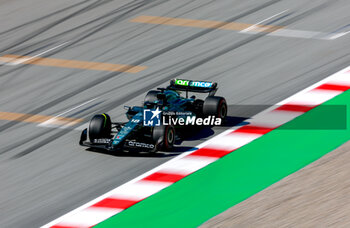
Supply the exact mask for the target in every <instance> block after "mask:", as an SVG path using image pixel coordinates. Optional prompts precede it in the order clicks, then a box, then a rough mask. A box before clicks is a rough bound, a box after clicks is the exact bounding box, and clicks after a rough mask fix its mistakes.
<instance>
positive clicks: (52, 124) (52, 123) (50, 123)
mask: <svg viewBox="0 0 350 228" xmlns="http://www.w3.org/2000/svg"><path fill="white" fill-rule="evenodd" d="M98 98H99V97H96V98H94V99H91V100H88V101H86V102H84V103H82V104H80V105H78V106H75V107H73V108H71V109H68V110H67V111H64V112H62V113H60V114H58V115H56V116H54V117H52V118H51V119H49V120H46V121H45V122H43V123H41V124H38V125H37V126H39V127H55V128H57V127H58V126H57V125H55V122H56V120H57V118H59V117H61V116H63V115H65V114H67V113H69V112H71V111H73V110H76V109H78V108H80V107H82V106H84V105H86V104H88V103H91V102H93V101H95V100H97V99H98ZM66 127H68V126H61V127H59V128H66Z"/></svg>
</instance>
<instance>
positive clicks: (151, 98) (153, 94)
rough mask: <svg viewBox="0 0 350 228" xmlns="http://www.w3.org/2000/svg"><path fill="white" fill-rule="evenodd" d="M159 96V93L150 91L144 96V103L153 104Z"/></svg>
mask: <svg viewBox="0 0 350 228" xmlns="http://www.w3.org/2000/svg"><path fill="white" fill-rule="evenodd" d="M158 94H159V91H157V90H150V91H148V93H147V94H146V96H145V100H144V103H146V102H149V103H154V102H156V101H157V100H158V98H157V95H158Z"/></svg>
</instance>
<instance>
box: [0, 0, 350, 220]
mask: <svg viewBox="0 0 350 228" xmlns="http://www.w3.org/2000/svg"><path fill="white" fill-rule="evenodd" d="M287 9H288V11H286V12H285V13H284V14H282V15H280V16H278V17H276V18H273V19H271V20H269V21H266V23H269V22H270V23H271V24H272V25H281V26H286V27H287V28H288V29H297V30H312V31H319V32H325V33H330V34H331V33H332V32H335V31H341V32H346V31H349V30H350V27H348V23H349V21H350V20H349V19H350V14H349V13H348V12H349V11H350V3H349V2H348V1H346V0H338V1H325V0H317V1H309V2H308V3H305V1H302V0H297V1H292V0H272V1H266V0H260V1H258V0H249V1H248V0H246V1H232V0H217V1H204V0H203V1H175V0H163V1H160V0H156V1H137V0H135V1H126V0H125V1H119V0H118V1H110V0H100V1H98V0H86V1H82V0H70V1H68V0H61V1H44V0H30V1H20V0H11V1H8V0H0V19H1V20H0V54H1V55H4V54H16V55H29V56H34V55H37V54H40V53H42V52H44V51H46V50H48V49H50V48H53V47H56V46H58V45H61V44H63V43H65V42H67V43H65V44H64V45H63V46H61V47H59V48H57V49H55V50H53V51H51V52H47V53H45V54H44V55H43V56H41V57H50V58H62V59H74V60H82V61H94V62H108V63H116V64H133V65H142V66H147V67H148V68H147V69H146V70H144V71H141V72H139V73H137V74H130V73H118V72H105V71H94V70H81V69H68V68H58V67H47V66H37V65H15V66H9V65H0V112H18V113H31V114H40V115H58V114H60V113H62V112H64V111H66V110H69V109H71V108H74V107H76V106H78V105H80V104H82V103H84V102H86V101H88V100H91V99H94V98H97V99H96V100H94V101H92V102H90V103H89V104H87V105H85V106H82V107H80V108H78V109H75V110H73V111H71V112H68V113H67V114H66V115H65V116H66V117H74V118H84V119H86V120H88V119H89V118H91V117H92V116H93V115H94V114H96V113H100V112H108V113H109V114H110V115H111V117H112V119H113V120H125V117H124V116H123V115H124V110H123V106H124V105H139V104H140V103H141V101H142V100H143V98H144V95H145V93H146V92H147V91H148V90H150V89H154V88H156V87H160V86H165V85H166V84H167V83H168V81H169V80H170V79H172V78H175V77H179V78H188V79H201V80H213V81H217V82H218V83H219V86H220V89H219V91H218V95H221V96H224V97H225V98H226V100H227V102H228V104H229V105H231V106H232V107H234V105H237V104H239V105H269V104H275V103H276V102H278V101H281V100H283V99H284V98H287V97H288V96H290V95H292V94H294V93H296V92H298V91H300V90H302V89H304V88H306V87H307V86H309V85H311V84H313V83H315V82H317V81H319V80H321V79H323V78H325V77H327V76H328V75H330V74H332V73H334V72H336V71H338V70H340V69H342V68H344V67H346V66H348V65H349V62H350V55H349V54H350V52H349V50H350V49H349V44H350V42H349V41H350V35H346V36H343V37H341V38H339V39H336V40H319V39H303V38H290V37H274V36H266V34H256V35H252V34H243V33H239V32H238V31H227V30H214V29H203V28H189V27H176V26H167V25H151V24H140V23H132V22H130V21H129V20H131V19H133V18H135V17H137V16H140V15H151V16H165V17H179V18H188V19H199V20H217V21H227V22H229V21H235V22H242V23H251V24H254V23H257V22H259V21H262V20H264V19H266V18H268V17H270V16H272V15H275V14H277V13H279V12H281V11H284V10H287ZM258 111H260V110H259V108H257V109H252V106H246V107H245V106H240V109H239V110H231V111H230V115H231V116H232V118H233V119H235V118H234V117H249V116H251V115H253V114H254V113H256V112H258ZM248 121H249V120H248ZM223 129H225V128H215V129H213V131H206V132H201V133H197V135H194V137H193V138H192V139H189V140H186V141H184V142H183V143H182V144H181V145H179V146H178V147H177V150H176V151H175V152H174V153H167V154H164V153H160V154H159V155H158V156H150V155H147V154H143V155H113V154H104V153H97V152H92V151H87V150H85V149H84V148H82V147H80V146H79V145H78V143H77V142H78V139H79V137H80V132H79V131H77V130H73V129H55V128H44V127H38V126H37V124H35V123H24V122H10V121H5V120H0V183H1V185H0V186H1V187H0V224H1V225H0V226H1V227H39V226H41V225H44V224H46V223H48V222H50V221H51V220H53V219H55V218H57V217H59V216H61V215H63V214H65V213H67V212H69V211H70V210H72V209H75V208H76V207H78V206H80V205H82V204H84V203H86V202H88V201H90V200H92V199H94V198H96V197H98V196H99V195H101V194H103V193H105V192H107V191H108V190H111V189H113V188H115V187H117V186H119V185H121V184H123V183H125V182H127V181H128V180H131V179H133V178H135V177H137V176H138V175H140V174H142V173H144V172H146V171H148V170H150V169H152V168H153V167H156V166H158V165H159V164H161V163H163V162H165V161H167V160H169V159H171V158H173V157H174V156H176V155H177V154H180V153H181V152H183V151H185V150H186V149H188V148H191V147H193V146H195V145H198V144H199V143H200V142H202V141H205V140H207V139H208V138H210V137H213V136H214V135H216V134H218V133H219V132H220V131H222V130H223Z"/></svg>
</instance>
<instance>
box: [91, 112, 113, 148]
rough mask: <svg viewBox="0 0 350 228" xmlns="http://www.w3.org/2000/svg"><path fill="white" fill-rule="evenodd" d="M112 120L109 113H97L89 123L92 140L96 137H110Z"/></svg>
mask: <svg viewBox="0 0 350 228" xmlns="http://www.w3.org/2000/svg"><path fill="white" fill-rule="evenodd" d="M111 128H112V122H111V118H110V117H109V115H107V114H105V113H103V114H97V115H95V116H94V117H92V119H91V120H90V124H89V139H90V141H91V142H93V141H94V139H101V138H110V135H111Z"/></svg>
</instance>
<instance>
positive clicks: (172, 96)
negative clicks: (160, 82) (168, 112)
mask: <svg viewBox="0 0 350 228" xmlns="http://www.w3.org/2000/svg"><path fill="white" fill-rule="evenodd" d="M164 94H165V97H166V100H167V102H174V101H176V100H178V99H179V98H180V96H179V94H178V93H177V92H176V91H173V90H166V91H164Z"/></svg>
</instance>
